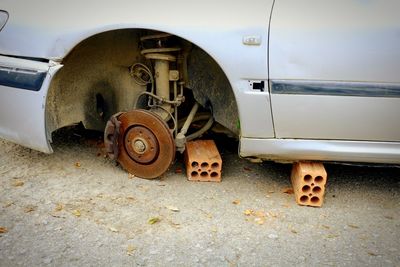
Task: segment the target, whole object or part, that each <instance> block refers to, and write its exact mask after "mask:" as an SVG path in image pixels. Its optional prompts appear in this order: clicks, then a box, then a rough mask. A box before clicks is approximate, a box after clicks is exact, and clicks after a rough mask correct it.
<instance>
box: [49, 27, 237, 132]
mask: <svg viewBox="0 0 400 267" xmlns="http://www.w3.org/2000/svg"><path fill="white" fill-rule="evenodd" d="M132 26H133V25H124V26H120V25H119V26H110V27H102V28H97V29H95V30H92V31H87V32H84V33H81V34H80V35H79V37H76V38H75V39H74V40H73V41H70V45H69V46H67V48H65V47H64V48H63V51H64V56H63V57H62V59H60V58H59V59H56V60H58V61H59V62H60V63H61V64H63V68H62V69H61V70H60V71H59V72H58V73H57V74H56V76H55V77H54V78H53V81H52V83H51V85H50V88H49V91H48V95H47V100H46V126H47V131H48V136H51V132H53V131H54V130H56V129H58V128H61V127H63V126H67V125H70V124H74V123H79V122H80V121H83V122H84V125H85V126H88V127H87V128H93V129H97V130H98V129H99V125H100V124H104V123H105V120H104V119H103V120H102V121H100V120H98V118H97V121H96V122H95V123H94V124H92V123H90V122H89V120H90V119H93V114H92V115H91V114H90V113H93V108H92V110H91V111H89V112H88V111H87V110H86V109H87V107H89V106H91V105H92V106H93V105H98V103H94V102H93V101H92V100H93V96H95V98H96V100H97V101H100V102H101V101H103V100H104V99H102V100H101V98H104V97H106V98H110V99H111V100H110V101H111V103H112V104H116V103H115V102H118V101H120V100H121V99H119V100H118V99H117V98H121V97H118V94H120V95H121V94H122V95H125V93H123V91H130V90H129V88H130V87H132V88H134V90H133V91H135V92H136V93H132V92H131V93H129V94H128V95H129V96H128V97H127V99H131V100H132V99H133V98H134V95H135V94H136V95H137V92H138V91H140V90H143V88H140V87H138V86H135V85H134V84H133V83H132V81H129V77H128V76H127V75H126V74H127V73H126V74H122V72H121V68H122V69H123V68H124V67H128V66H127V63H128V62H126V61H125V62H122V61H124V60H122V57H120V58H119V60H121V61H120V62H110V64H114V63H116V65H118V67H117V68H119V69H120V70H119V72H118V74H117V75H116V77H113V78H111V79H108V78H105V75H106V73H104V75H103V77H102V78H101V79H98V83H97V85H93V86H95V87H98V88H99V89H96V90H94V91H98V90H100V91H101V92H102V93H96V92H94V93H93V92H92V93H90V91H91V90H89V89H85V90H83V89H82V88H83V87H85V86H86V87H88V86H91V85H88V83H87V82H85V86H80V85H79V84H74V83H76V81H72V80H76V79H75V77H79V78H78V80H79V79H81V80H84V79H85V78H87V76H86V77H84V76H85V75H87V74H88V73H90V71H89V72H87V71H86V72H84V73H82V72H80V71H77V70H76V69H75V70H73V67H71V65H72V66H77V64H78V65H79V66H78V68H79V69H81V68H84V69H85V67H86V66H83V65H81V64H79V63H78V62H79V61H83V63H89V64H90V63H91V64H96V60H98V59H94V56H96V55H98V53H97V54H96V53H93V54H91V55H90V56H89V57H88V58H86V56H87V55H86V54H85V53H84V51H85V49H86V50H87V49H88V45H90V44H93V43H96V44H98V45H100V46H99V47H98V49H104V48H105V49H106V50H107V47H106V46H104V45H103V46H101V40H103V41H105V42H106V43H107V44H111V43H112V41H111V40H110V38H112V36H115V35H116V36H118V37H121V36H122V38H123V41H122V43H118V45H117V49H116V54H117V55H120V54H123V52H124V51H127V50H126V49H127V48H128V46H129V44H128V43H129V38H130V37H133V38H136V40H135V42H137V40H138V39H137V38H138V37H139V35H140V32H143V31H160V32H165V33H169V34H171V35H174V36H176V37H178V38H180V39H182V40H184V41H186V42H189V43H191V44H193V45H194V46H195V47H197V48H198V50H197V51H196V52H197V54H198V58H205V59H206V60H203V61H201V60H200V62H202V64H197V63H198V62H196V60H195V61H194V62H193V66H195V67H194V68H193V69H192V70H193V73H192V74H193V75H198V77H199V78H198V79H197V81H195V82H194V84H193V85H191V86H192V87H193V88H192V89H193V92H194V95H195V98H196V100H197V101H199V102H200V104H202V105H203V106H206V105H209V103H211V104H212V105H213V107H212V108H213V111H214V116H216V120H217V121H218V122H220V123H221V124H222V125H224V126H225V127H226V128H228V129H230V130H231V131H232V132H233V133H236V134H238V132H239V129H238V128H237V122H238V118H239V115H238V113H239V112H238V106H237V99H236V96H235V92H234V90H233V87H232V83H231V81H230V79H229V74H228V73H227V72H226V71H225V69H224V67H223V64H222V63H223V62H222V61H223V59H221V58H219V57H218V55H216V54H215V53H213V51H212V49H210V47H209V46H207V45H204V42H203V43H201V42H198V41H197V40H198V39H196V38H193V36H191V34H189V33H182V32H178V31H174V30H170V29H163V28H154V27H150V28H149V27H132ZM94 40H95V41H94ZM96 40H97V41H96ZM135 42H132V43H135ZM55 49H57V48H55ZM113 52H115V51H109V50H107V53H106V54H107V55H111V54H112V53H113ZM129 56H132V57H131V58H132V60H134V59H135V58H136V59H139V56H140V55H139V53H138V50H134V49H133V52H131V53H130V54H129ZM91 57H92V58H91ZM78 58H80V60H78ZM93 59H94V61H93ZM71 62H72V63H71ZM121 62H122V63H121ZM102 63H104V62H102ZM120 63H121V64H120ZM131 63H132V62H131ZM210 64H211V65H212V71H213V72H214V73H217V75H216V76H217V77H218V78H217V79H210V78H212V76H213V75H212V73H211V74H210V73H208V71H207V69H204V68H203V67H204V66H210ZM114 66H115V64H114ZM196 66H197V68H196ZM201 68H203V69H201ZM85 70H87V68H86V69H85ZM116 73H117V72H116ZM74 74H75V76H74ZM118 77H120V78H121V77H122V79H121V80H120V82H117V81H116V79H118ZM207 79H210V80H207ZM93 80H95V79H93ZM92 82H93V81H92ZM68 83H72V85H71V84H70V85H68ZM109 86H111V87H114V89H115V90H117V91H118V90H120V91H119V93H116V94H114V93H115V92H116V91H114V90H111V91H109V90H108V88H107V87H109ZM117 87H118V88H117ZM120 87H121V88H120ZM81 90H83V91H84V93H82V92H81ZM103 93H104V94H106V95H105V96H104V95H103ZM214 93H216V94H214ZM99 94H100V97H99ZM107 94H108V95H107ZM227 96H228V97H227ZM86 98H91V99H89V100H83V99H86ZM99 99H100V100H99ZM226 100H229V101H226ZM88 101H89V102H90V101H92V102H90V103H88ZM113 102H114V103H113ZM122 102H123V101H122ZM116 106H117V107H118V108H117V109H120V108H121V107H123V109H126V108H127V106H128V104H127V103H122V104H121V103H120V104H117V105H116ZM227 110H229V111H230V112H226V111H227ZM115 111H116V110H109V112H108V113H110V114H106V116H110V115H111V113H112V112H115ZM74 114H75V115H76V116H74ZM79 117H81V120H79ZM105 119H108V118H105ZM95 120H96V119H95Z"/></svg>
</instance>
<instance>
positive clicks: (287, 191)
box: [282, 187, 294, 195]
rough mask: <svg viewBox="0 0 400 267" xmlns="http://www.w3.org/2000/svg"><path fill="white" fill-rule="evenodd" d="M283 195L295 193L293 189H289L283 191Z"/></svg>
mask: <svg viewBox="0 0 400 267" xmlns="http://www.w3.org/2000/svg"><path fill="white" fill-rule="evenodd" d="M282 193H285V194H288V195H292V194H293V193H294V191H293V188H291V187H288V188H285V189H283V190H282Z"/></svg>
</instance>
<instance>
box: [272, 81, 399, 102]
mask: <svg viewBox="0 0 400 267" xmlns="http://www.w3.org/2000/svg"><path fill="white" fill-rule="evenodd" d="M270 83H271V89H272V90H271V93H272V94H288V95H326V96H360V97H394V98H398V97H400V84H385V83H359V82H319V81H292V80H291V81H285V80H272V81H271V82H270Z"/></svg>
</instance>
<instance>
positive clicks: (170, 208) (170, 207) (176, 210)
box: [165, 206, 179, 212]
mask: <svg viewBox="0 0 400 267" xmlns="http://www.w3.org/2000/svg"><path fill="white" fill-rule="evenodd" d="M165 207H166V208H167V209H169V210H171V211H174V212H178V211H179V208H177V207H174V206H165Z"/></svg>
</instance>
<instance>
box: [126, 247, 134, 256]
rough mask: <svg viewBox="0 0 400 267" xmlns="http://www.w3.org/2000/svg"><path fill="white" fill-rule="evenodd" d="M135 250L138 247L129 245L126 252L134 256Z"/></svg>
mask: <svg viewBox="0 0 400 267" xmlns="http://www.w3.org/2000/svg"><path fill="white" fill-rule="evenodd" d="M135 250H136V248H135V247H134V246H133V245H128V247H127V248H126V254H128V255H129V256H132V255H133V253H134V252H135Z"/></svg>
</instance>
